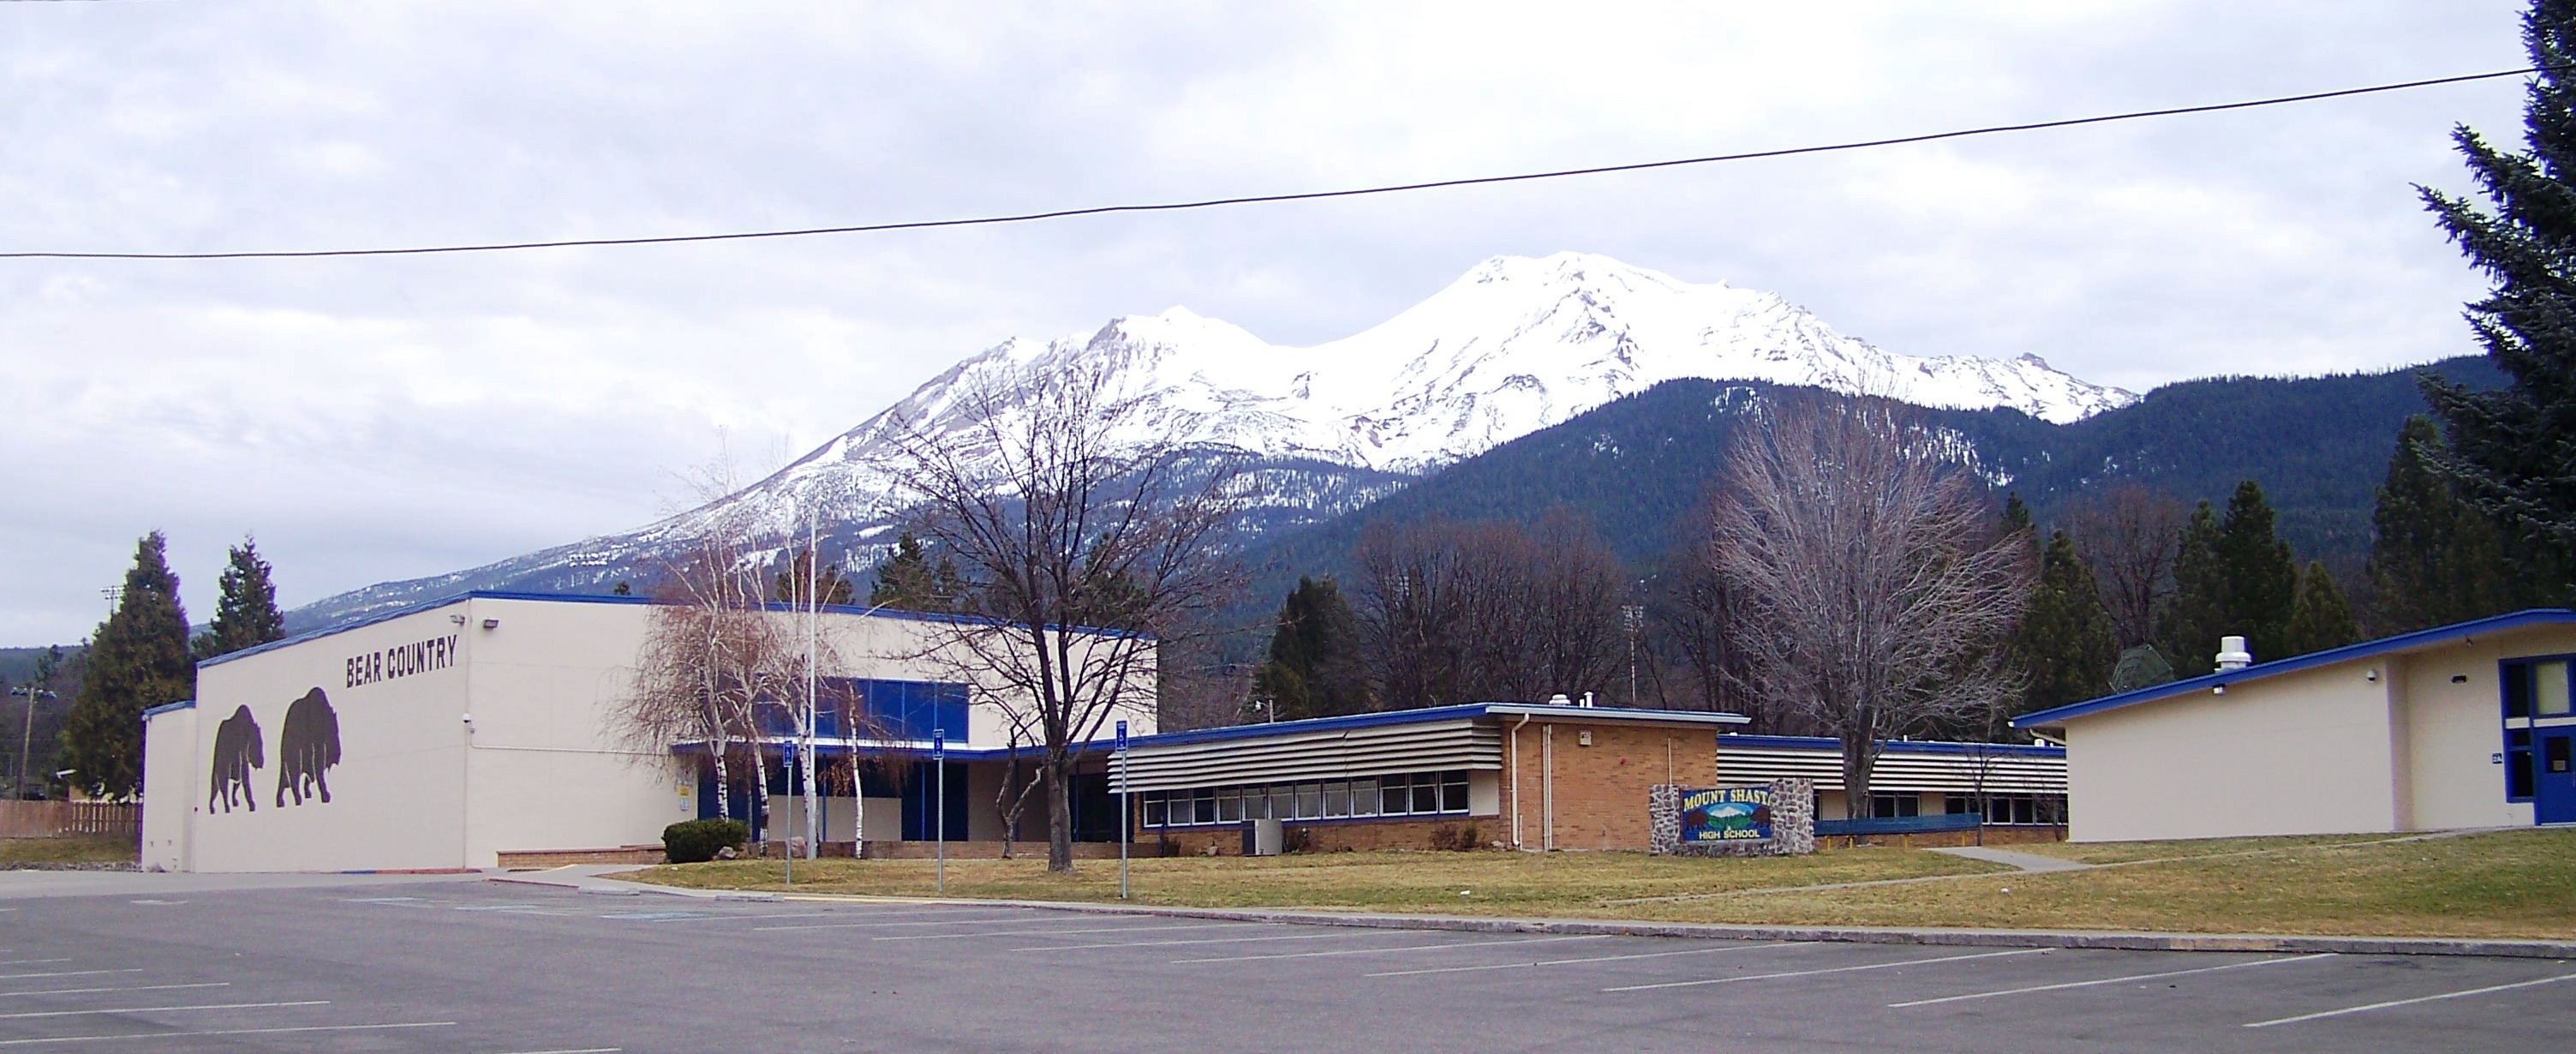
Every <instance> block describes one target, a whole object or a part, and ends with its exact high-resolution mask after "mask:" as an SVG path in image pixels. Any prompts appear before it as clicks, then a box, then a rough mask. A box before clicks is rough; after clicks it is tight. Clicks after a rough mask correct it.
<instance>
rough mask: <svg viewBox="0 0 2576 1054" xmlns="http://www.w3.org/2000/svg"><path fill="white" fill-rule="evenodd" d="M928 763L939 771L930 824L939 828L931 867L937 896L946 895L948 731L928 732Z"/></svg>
mask: <svg viewBox="0 0 2576 1054" xmlns="http://www.w3.org/2000/svg"><path fill="white" fill-rule="evenodd" d="M930 763H931V765H932V766H934V767H936V768H938V769H939V796H938V799H937V803H936V804H934V805H933V806H932V808H934V809H936V810H937V814H936V815H935V816H934V817H933V818H932V820H931V823H933V824H934V825H936V826H937V827H938V828H939V850H938V852H939V862H938V863H936V864H933V865H931V866H932V868H934V870H933V871H932V875H933V876H935V877H934V879H933V881H934V882H936V883H937V889H938V892H939V895H941V896H946V895H948V730H947V729H945V728H934V729H931V730H930Z"/></svg>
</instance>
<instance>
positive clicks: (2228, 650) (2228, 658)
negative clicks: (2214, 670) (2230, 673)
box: [2218, 637, 2254, 670]
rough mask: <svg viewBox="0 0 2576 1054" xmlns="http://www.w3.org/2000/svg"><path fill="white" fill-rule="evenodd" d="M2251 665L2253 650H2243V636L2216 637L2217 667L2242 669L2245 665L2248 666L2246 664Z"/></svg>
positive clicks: (2252, 663) (2252, 662)
mask: <svg viewBox="0 0 2576 1054" xmlns="http://www.w3.org/2000/svg"><path fill="white" fill-rule="evenodd" d="M2252 665H2254V653H2253V652H2250V651H2246V650H2245V638H2243V637H2220V638H2218V668H2219V669H2221V670H2242V669H2244V668H2246V667H2248V666H2252Z"/></svg>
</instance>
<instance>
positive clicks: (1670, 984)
mask: <svg viewBox="0 0 2576 1054" xmlns="http://www.w3.org/2000/svg"><path fill="white" fill-rule="evenodd" d="M2047 950H2048V949H2046V948H2019V949H2015V950H2013V951H2008V952H1978V953H1977V954H1975V955H1944V956H1941V957H1940V958H1937V959H1907V960H1905V961H1903V962H1892V963H1871V964H1869V965H1867V966H1834V967H1828V968H1825V969H1821V970H1790V971H1788V972H1785V973H1757V974H1746V975H1744V976H1742V977H1711V978H1708V979H1706V980H1700V981H1664V982H1661V983H1658V984H1631V985H1621V986H1620V987H1617V988H1604V989H1602V991H1604V992H1644V991H1650V990H1653V989H1657V988H1689V987H1691V986H1693V985H1703V984H1734V983H1735V982H1737V981H1767V980H1770V979H1771V978H1774V977H1814V976H1816V975H1817V974H1828V973H1858V972H1860V971H1862V970H1893V969H1896V968H1898V967H1901V966H1929V965H1931V964H1933V963H1954V962H1960V961H1962V960H1966V959H2000V958H2003V957H2005V956H2007V955H2037V954H2039V953H2041V952H2044V951H2047Z"/></svg>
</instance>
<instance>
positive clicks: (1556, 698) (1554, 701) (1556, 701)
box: [1547, 692, 1574, 706]
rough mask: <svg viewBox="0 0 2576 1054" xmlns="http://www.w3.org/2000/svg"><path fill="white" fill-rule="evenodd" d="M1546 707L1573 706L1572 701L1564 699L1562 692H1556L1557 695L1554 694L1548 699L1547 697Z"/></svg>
mask: <svg viewBox="0 0 2576 1054" xmlns="http://www.w3.org/2000/svg"><path fill="white" fill-rule="evenodd" d="M1547 705H1549V706H1573V705H1574V700H1572V699H1568V698H1566V697H1565V693H1564V692H1558V693H1556V694H1555V695H1551V696H1548V697H1547Z"/></svg>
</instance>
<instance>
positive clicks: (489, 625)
mask: <svg viewBox="0 0 2576 1054" xmlns="http://www.w3.org/2000/svg"><path fill="white" fill-rule="evenodd" d="M483 628H484V629H500V628H501V620H500V619H496V618H487V619H484V620H483Z"/></svg>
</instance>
